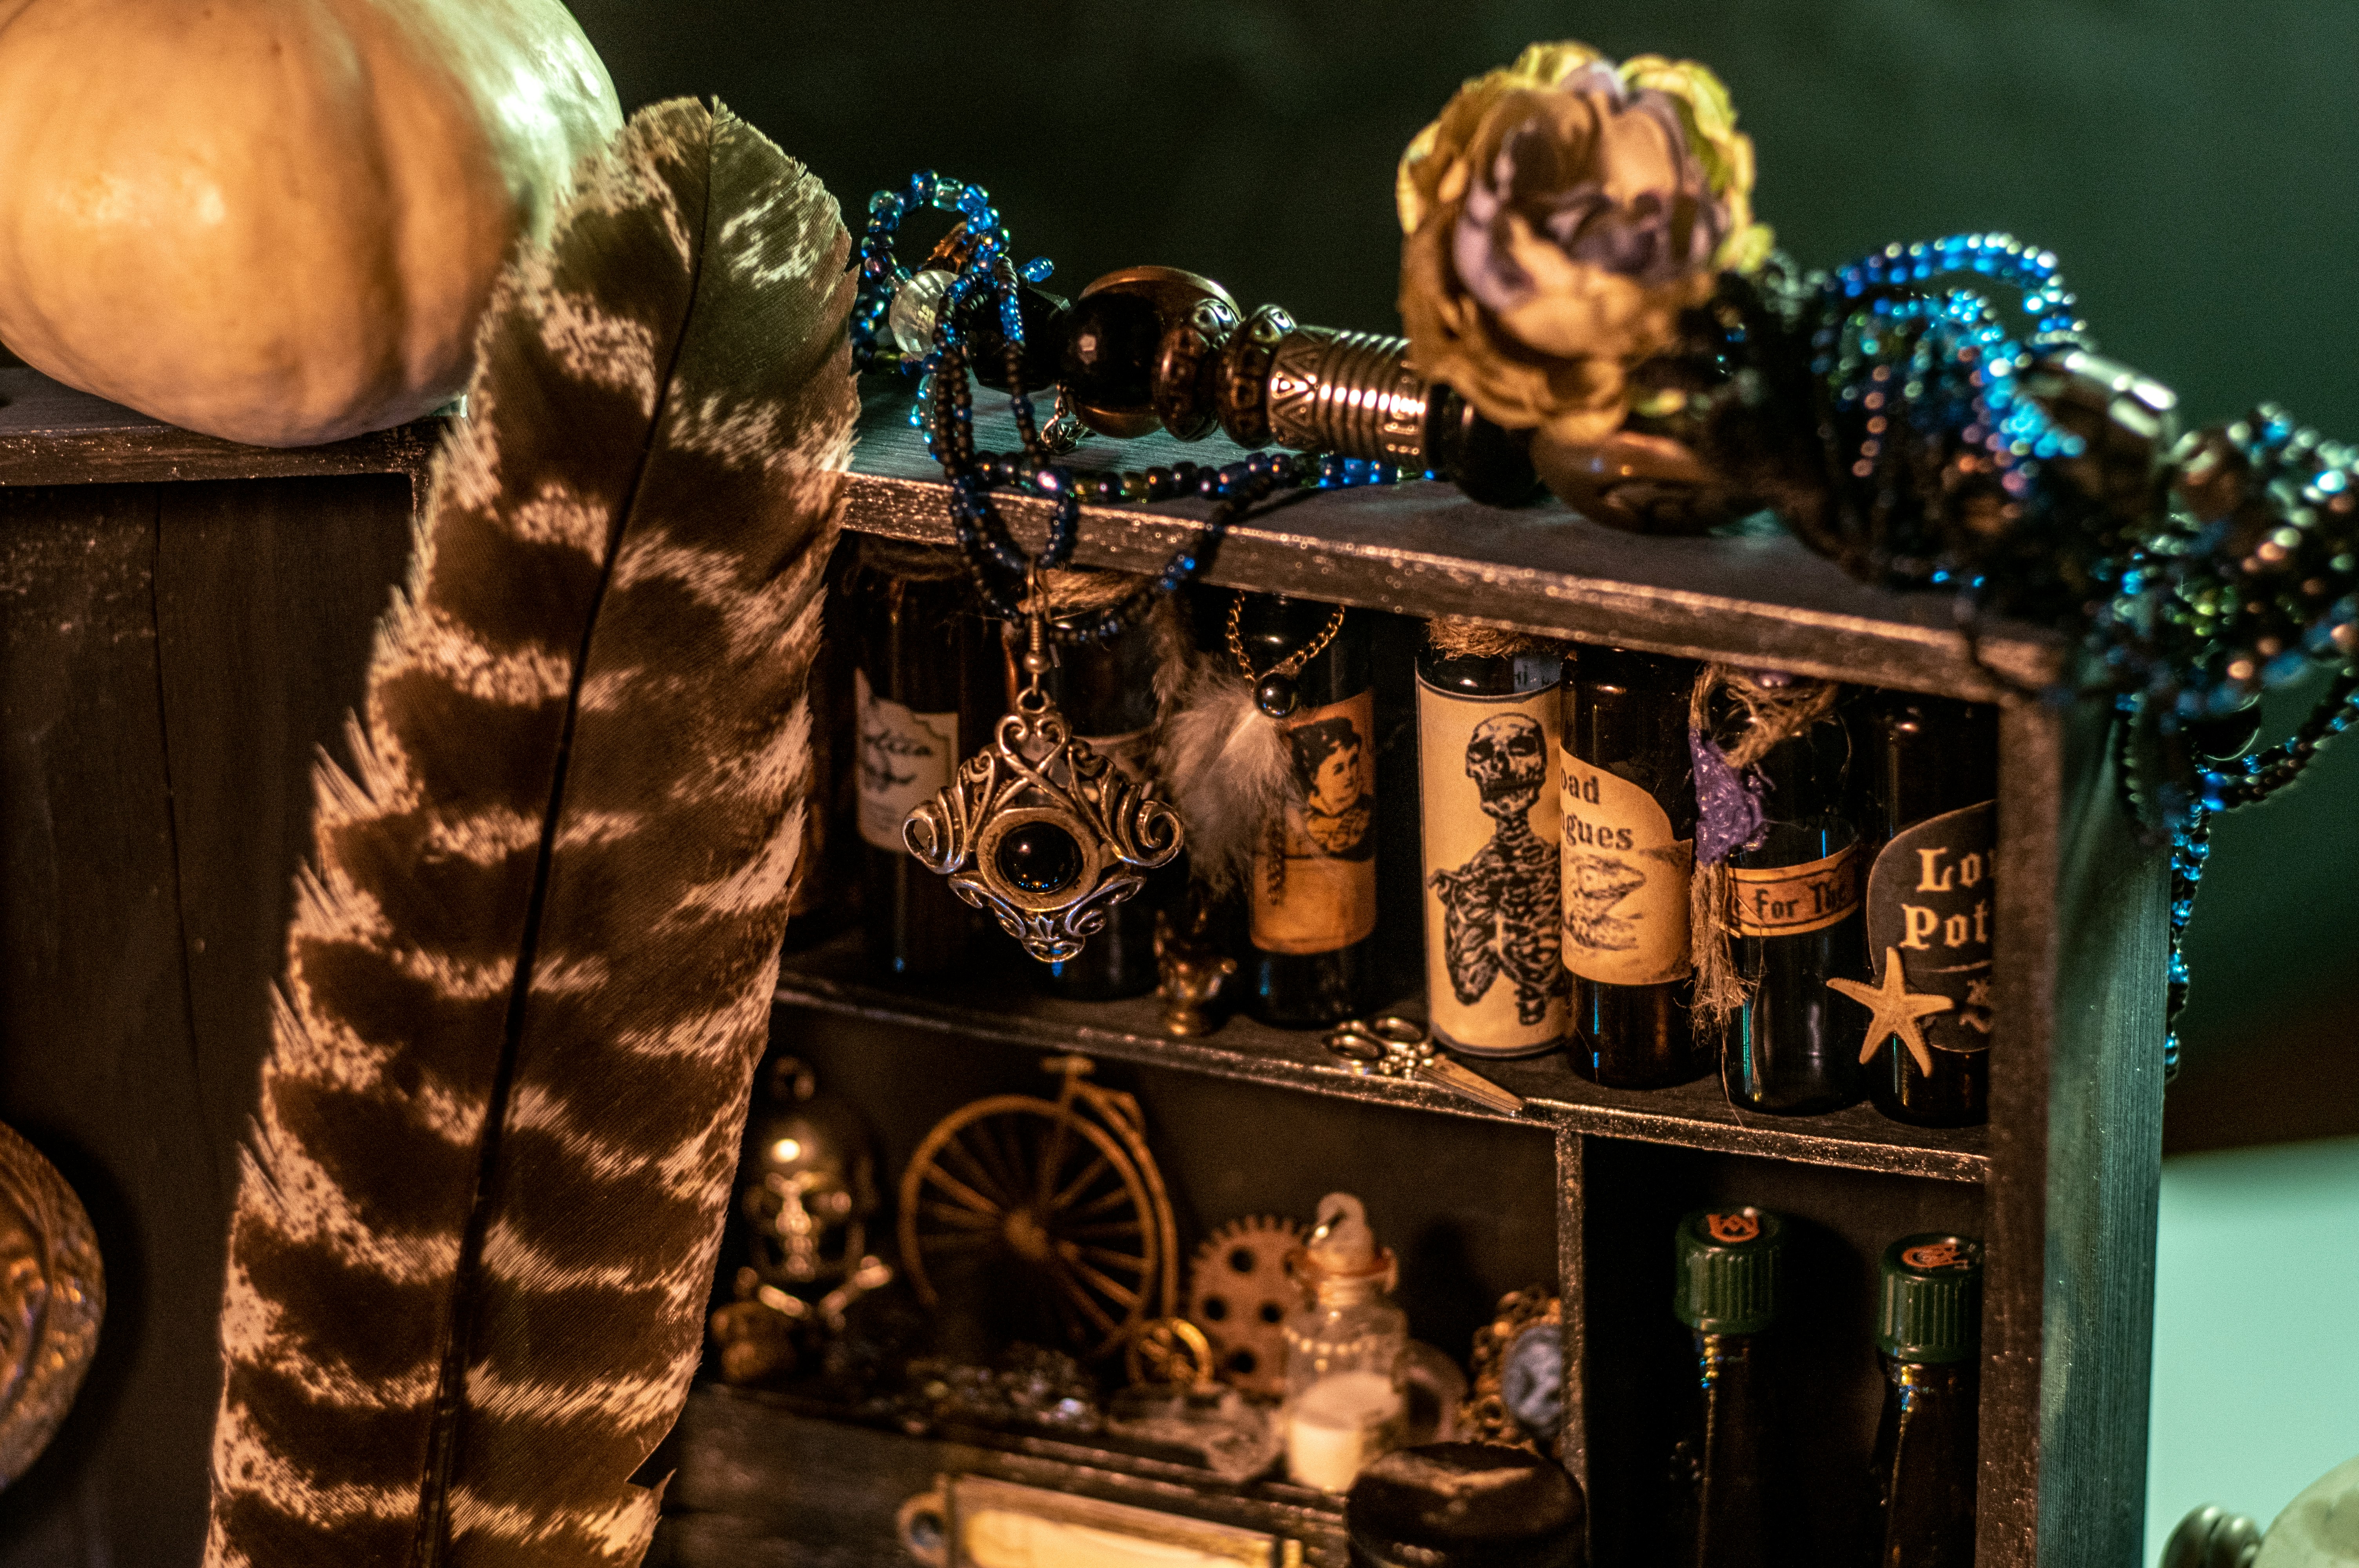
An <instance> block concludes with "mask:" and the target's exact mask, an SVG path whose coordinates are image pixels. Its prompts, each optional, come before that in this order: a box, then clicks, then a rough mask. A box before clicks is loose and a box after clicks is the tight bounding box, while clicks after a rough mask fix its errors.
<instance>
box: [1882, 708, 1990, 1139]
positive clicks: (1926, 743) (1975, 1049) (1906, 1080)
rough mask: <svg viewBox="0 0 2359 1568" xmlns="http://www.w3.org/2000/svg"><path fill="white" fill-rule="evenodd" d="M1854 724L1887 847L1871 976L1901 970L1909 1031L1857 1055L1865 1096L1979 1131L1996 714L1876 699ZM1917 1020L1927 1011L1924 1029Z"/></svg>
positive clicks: (1936, 1123) (1985, 1077)
mask: <svg viewBox="0 0 2359 1568" xmlns="http://www.w3.org/2000/svg"><path fill="white" fill-rule="evenodd" d="M1858 718H1859V726H1858V727H1859V730H1860V731H1861V734H1862V750H1863V751H1864V752H1865V754H1866V769H1865V772H1866V787H1865V789H1864V797H1865V798H1864V805H1863V809H1862V811H1861V814H1860V826H1861V829H1862V831H1864V833H1865V834H1866V835H1867V838H1868V841H1869V843H1870V844H1871V845H1875V846H1878V847H1879V848H1878V849H1877V853H1876V855H1875V862H1874V865H1873V867H1872V868H1871V870H1870V871H1868V875H1867V964H1868V968H1869V970H1870V971H1871V972H1872V973H1873V974H1874V975H1875V977H1876V979H1879V980H1883V981H1886V983H1887V984H1888V978H1889V971H1890V969H1891V968H1892V966H1893V965H1894V964H1896V963H1897V964H1898V965H1899V967H1900V974H1901V987H1900V989H1901V991H1902V994H1903V995H1904V996H1907V997H1908V998H1911V999H1913V1000H1912V1002H1911V1009H1910V1011H1911V1022H1913V1024H1914V1031H1915V1032H1914V1033H1913V1035H1912V1034H1909V1033H1894V1032H1892V1031H1890V1030H1888V1029H1887V1030H1886V1032H1885V1033H1882V1034H1881V1035H1880V1036H1879V1037H1877V1038H1874V1039H1869V1040H1865V1041H1864V1042H1862V1044H1861V1061H1862V1063H1863V1064H1864V1065H1865V1067H1866V1069H1867V1091H1868V1095H1869V1098H1872V1099H1873V1100H1874V1101H1875V1108H1877V1109H1878V1110H1881V1111H1882V1112H1884V1114H1885V1115H1886V1116H1888V1117H1891V1118H1893V1119H1895V1120H1897V1121H1907V1122H1913V1123H1915V1124H1916V1125H1918V1126H1919V1127H1971V1126H1975V1125H1977V1124H1979V1123H1982V1122H1984V1121H1987V1120H1989V1119H1990V1030H1991V1007H1990V986H1991V925H1992V922H1993V919H1994V915H1995V910H1996V909H1997V901H1996V895H1995V890H1994V881H1995V879H1994V878H1993V876H1992V874H1991V873H1992V871H1993V868H1994V866H1995V861H1996V855H1995V850H1996V849H1997V847H1998V845H1997V838H1998V807H1997V805H1996V801H1995V796H1996V795H1997V794H1998V710H1997V709H1996V708H1991V707H1988V706H1985V705H1983V704H1978V703H1963V702H1951V701H1944V700H1943V699H1941V698H1940V697H1917V696H1913V695H1911V694H1909V693H1906V692H1878V693H1876V694H1875V695H1874V696H1873V697H1870V698H1869V699H1867V700H1866V701H1865V702H1864V703H1863V704H1862V706H1861V708H1860V712H1859V715H1858ZM1943 1002H1946V1003H1947V1004H1948V1005H1947V1006H1940V1005H1939V1004H1940V1003H1943ZM1919 1007H1922V1008H1926V1009H1930V1011H1926V1012H1925V1013H1924V1014H1923V1015H1922V1016H1916V1015H1915V1010H1916V1009H1917V1008H1919Z"/></svg>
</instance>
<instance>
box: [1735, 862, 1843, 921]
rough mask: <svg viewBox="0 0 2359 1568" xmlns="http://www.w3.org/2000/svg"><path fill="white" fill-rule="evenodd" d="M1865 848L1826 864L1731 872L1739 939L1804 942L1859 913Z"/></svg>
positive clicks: (1738, 869)
mask: <svg viewBox="0 0 2359 1568" xmlns="http://www.w3.org/2000/svg"><path fill="white" fill-rule="evenodd" d="M1859 859H1860V857H1859V846H1858V845H1856V844H1848V845H1845V846H1844V847H1843V849H1839V850H1837V851H1836V852H1835V853H1833V854H1832V855H1829V856H1828V857H1827V858H1826V859H1825V860H1804V861H1802V862H1801V863H1800V864H1799V865H1793V866H1766V867H1762V868H1760V869H1758V870H1753V869H1748V868H1745V867H1743V866H1731V867H1730V868H1729V869H1728V875H1729V879H1730V881H1731V884H1732V885H1731V886H1730V888H1729V890H1728V893H1729V903H1731V905H1732V906H1733V913H1734V915H1735V921H1734V924H1735V926H1736V930H1737V933H1738V935H1745V936H1799V935H1803V934H1805V933H1807V932H1811V931H1823V930H1825V929H1826V928H1827V927H1828V926H1830V925H1834V924H1835V923H1836V922H1837V921H1839V920H1841V919H1843V917H1844V916H1845V915H1847V914H1851V912H1852V911H1853V910H1854V909H1857V908H1858V907H1859V880H1860V879H1859Z"/></svg>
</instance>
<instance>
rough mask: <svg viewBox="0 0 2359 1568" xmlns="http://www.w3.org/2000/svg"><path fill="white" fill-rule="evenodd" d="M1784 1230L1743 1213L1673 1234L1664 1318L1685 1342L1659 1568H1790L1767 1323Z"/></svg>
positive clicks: (1774, 1305) (1701, 1218) (1728, 1212)
mask: <svg viewBox="0 0 2359 1568" xmlns="http://www.w3.org/2000/svg"><path fill="white" fill-rule="evenodd" d="M1784 1252H1785V1226H1784V1223H1783V1222H1782V1221H1781V1220H1779V1218H1778V1217H1777V1216H1776V1215H1774V1214H1771V1213H1769V1212H1768V1211H1767V1210H1766V1209H1758V1208H1754V1207H1751V1206H1745V1207H1741V1208H1730V1209H1723V1210H1716V1211H1706V1212H1702V1213H1697V1214H1690V1215H1689V1216H1688V1217H1686V1218H1684V1219H1682V1220H1680V1227H1679V1230H1678V1231H1677V1233H1676V1235H1675V1237H1674V1247H1673V1256H1674V1258H1675V1260H1676V1267H1677V1274H1676V1284H1675V1286H1674V1292H1673V1296H1672V1306H1673V1310H1674V1311H1675V1312H1676V1313H1677V1314H1678V1315H1679V1319H1680V1322H1681V1323H1683V1324H1685V1325H1687V1326H1688V1329H1689V1331H1690V1333H1691V1334H1692V1335H1693V1336H1694V1351H1695V1368H1694V1373H1693V1376H1692V1377H1691V1378H1690V1379H1688V1380H1687V1382H1686V1385H1685V1386H1686V1388H1687V1390H1688V1394H1687V1399H1688V1410H1687V1421H1686V1430H1685V1433H1684V1434H1683V1435H1682V1436H1681V1437H1680V1441H1679V1444H1678V1445H1677V1446H1676V1447H1675V1448H1674V1449H1673V1450H1672V1453H1671V1517H1670V1530H1669V1541H1668V1544H1667V1550H1666V1552H1665V1553H1664V1561H1665V1563H1668V1564H1669V1568H1788V1565H1789V1564H1792V1563H1795V1556H1794V1551H1793V1547H1794V1542H1793V1538H1792V1520H1793V1515H1792V1513H1791V1511H1790V1508H1789V1502H1788V1487H1786V1485H1785V1481H1786V1479H1787V1477H1786V1476H1784V1475H1783V1473H1782V1471H1781V1469H1780V1465H1779V1458H1778V1456H1779V1454H1780V1453H1781V1446H1780V1445H1781V1444H1782V1443H1783V1441H1784V1433H1782V1432H1780V1431H1779V1427H1778V1410H1777V1384H1776V1380H1775V1378H1774V1376H1773V1368H1771V1366H1770V1364H1769V1363H1770V1359H1771V1352H1770V1348H1769V1346H1768V1343H1767V1336H1768V1331H1769V1330H1770V1329H1771V1328H1772V1327H1773V1326H1774V1325H1776V1324H1777V1318H1778V1313H1779V1300H1778V1298H1779V1296H1780V1295H1781V1293H1782V1291H1781V1284H1782V1281H1781V1279H1780V1275H1781V1272H1782V1270H1783V1267H1784Z"/></svg>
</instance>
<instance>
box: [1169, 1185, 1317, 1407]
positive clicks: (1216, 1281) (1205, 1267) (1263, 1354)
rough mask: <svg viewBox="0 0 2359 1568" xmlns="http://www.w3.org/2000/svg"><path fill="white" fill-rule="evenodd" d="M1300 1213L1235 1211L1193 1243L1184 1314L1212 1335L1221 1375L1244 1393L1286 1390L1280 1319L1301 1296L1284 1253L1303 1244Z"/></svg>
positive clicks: (1269, 1392) (1278, 1392)
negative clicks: (1282, 1216)
mask: <svg viewBox="0 0 2359 1568" xmlns="http://www.w3.org/2000/svg"><path fill="white" fill-rule="evenodd" d="M1302 1242H1303V1228H1302V1226H1301V1224H1300V1223H1299V1221H1296V1220H1291V1219H1276V1218H1272V1217H1268V1216H1266V1215H1253V1216H1249V1217H1245V1218H1244V1219H1233V1220H1231V1221H1229V1223H1228V1224H1226V1225H1223V1226H1222V1227H1220V1228H1218V1229H1217V1230H1214V1231H1213V1232H1212V1234H1211V1235H1210V1236H1207V1237H1206V1238H1204V1241H1203V1244H1202V1245H1201V1246H1200V1247H1198V1248H1197V1249H1196V1252H1195V1256H1194V1257H1193V1259H1191V1260H1190V1263H1189V1266H1188V1316H1189V1318H1190V1321H1192V1322H1193V1323H1194V1324H1195V1325H1196V1326H1197V1327H1199V1328H1201V1329H1202V1330H1203V1331H1204V1337H1205V1338H1207V1339H1209V1340H1211V1341H1212V1354H1213V1358H1214V1366H1215V1367H1216V1368H1217V1369H1218V1371H1219V1373H1220V1376H1221V1378H1222V1379H1223V1380H1224V1381H1226V1382H1227V1383H1229V1384H1230V1385H1231V1386H1233V1387H1234V1388H1237V1389H1240V1390H1244V1391H1245V1392H1246V1393H1249V1394H1269V1395H1278V1394H1283V1393H1284V1392H1286V1338H1285V1336H1284V1335H1283V1334H1282V1333H1281V1332H1280V1325H1283V1324H1284V1323H1285V1321H1286V1314H1288V1313H1289V1312H1291V1311H1293V1310H1294V1308H1295V1307H1296V1306H1297V1305H1299V1303H1301V1300H1302V1287H1301V1286H1300V1285H1299V1284H1297V1283H1296V1282H1295V1281H1294V1279H1293V1278H1292V1276H1291V1275H1289V1274H1288V1272H1287V1268H1286V1259H1287V1254H1288V1253H1289V1252H1292V1251H1294V1250H1295V1249H1298V1248H1299V1247H1300V1246H1301V1245H1302Z"/></svg>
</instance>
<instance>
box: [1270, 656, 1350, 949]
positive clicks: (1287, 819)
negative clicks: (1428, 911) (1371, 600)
mask: <svg viewBox="0 0 2359 1568" xmlns="http://www.w3.org/2000/svg"><path fill="white" fill-rule="evenodd" d="M1281 728H1283V729H1284V730H1285V731H1286V741H1287V745H1288V749H1289V751H1290V752H1291V753H1292V755H1293V760H1294V776H1295V779H1296V782H1297V783H1299V784H1300V785H1301V788H1302V795H1303V804H1301V805H1299V806H1288V807H1287V809H1286V814H1285V816H1284V819H1283V820H1281V821H1278V822H1274V823H1272V824H1271V825H1270V827H1269V830H1268V831H1267V832H1266V834H1264V835H1263V838H1262V842H1261V847H1260V849H1258V850H1256V853H1255V855H1254V869H1253V945H1254V946H1256V947H1259V948H1260V949H1262V950H1263V951H1264V952H1266V953H1332V952H1334V951H1336V950H1337V949H1338V948H1343V947H1349V946H1351V945H1352V944H1353V943H1354V942H1358V941H1361V940H1363V939H1364V938H1365V937H1366V936H1367V935H1369V934H1370V933H1371V932H1373V931H1375V928H1376V746H1375V730H1376V703H1375V694H1374V693H1373V692H1365V691H1364V692H1361V693H1360V694H1359V695H1358V696H1356V697H1346V698H1344V699H1343V701H1342V702H1337V703H1331V704H1329V705H1328V706H1327V707H1325V708H1306V709H1304V710H1302V711H1300V712H1298V713H1296V714H1295V715H1293V716H1292V717H1291V718H1289V719H1285V720H1283V721H1282V724H1281Z"/></svg>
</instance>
